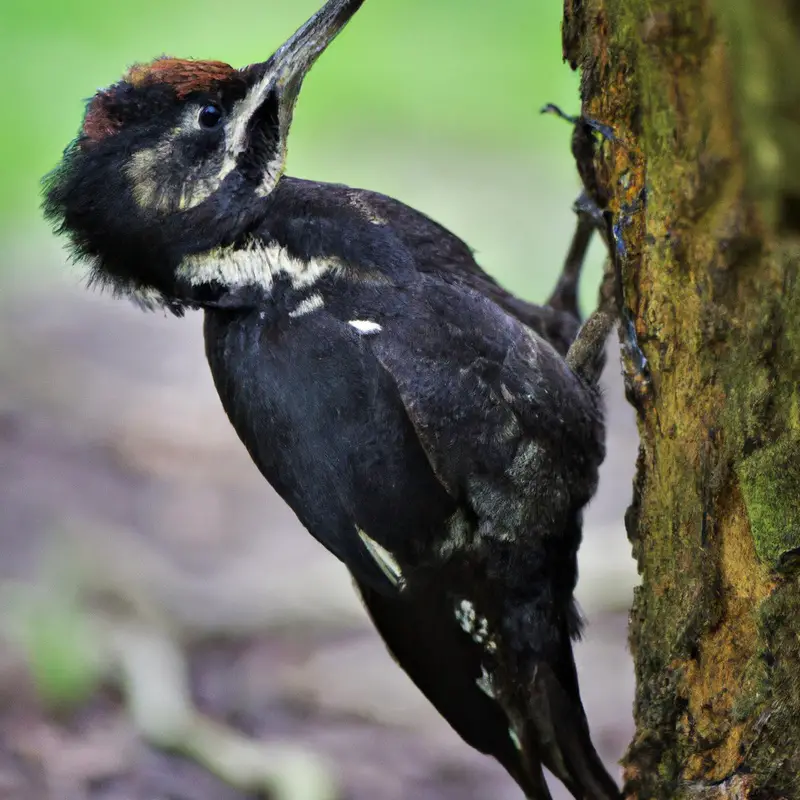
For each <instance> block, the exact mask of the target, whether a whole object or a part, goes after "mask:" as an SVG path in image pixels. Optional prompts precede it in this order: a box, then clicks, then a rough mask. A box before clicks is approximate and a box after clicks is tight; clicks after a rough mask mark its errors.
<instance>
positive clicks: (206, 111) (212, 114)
mask: <svg viewBox="0 0 800 800" xmlns="http://www.w3.org/2000/svg"><path fill="white" fill-rule="evenodd" d="M197 122H198V124H199V125H200V127H201V128H205V129H206V130H213V129H214V128H216V127H218V126H219V124H220V122H222V109H221V108H220V107H219V106H218V105H215V104H214V103H209V104H208V105H207V106H203V107H202V108H201V109H200V113H199V114H198V116H197Z"/></svg>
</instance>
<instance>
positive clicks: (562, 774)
mask: <svg viewBox="0 0 800 800" xmlns="http://www.w3.org/2000/svg"><path fill="white" fill-rule="evenodd" d="M570 660H572V659H571V654H570ZM573 669H574V663H573ZM576 700H577V703H576ZM530 701H531V703H530V708H531V714H530V727H531V728H532V730H531V731H530V735H531V736H532V737H533V739H534V740H535V741H536V750H537V751H538V752H539V753H540V754H541V755H540V757H541V758H542V761H543V762H544V765H545V766H546V767H547V769H548V770H550V772H552V773H553V774H554V775H555V776H556V777H557V778H558V779H559V780H560V781H562V783H564V785H565V786H566V787H567V788H568V789H569V791H570V793H571V794H572V796H573V797H575V798H576V800H620V798H621V797H622V794H621V792H620V790H619V788H618V787H617V785H616V783H615V782H614V780H613V779H612V778H611V776H610V775H609V774H608V772H607V771H606V768H605V767H604V766H603V762H602V760H601V759H600V756H599V755H598V754H597V751H596V750H595V748H594V745H593V744H592V740H591V737H590V735H589V724H588V722H587V720H586V715H585V713H584V710H583V706H582V705H581V703H580V698H579V697H577V698H575V697H570V696H569V695H568V693H567V692H566V691H565V688H564V686H563V685H562V683H561V682H560V681H559V679H558V678H557V677H556V674H555V672H554V671H553V669H552V668H551V667H550V665H548V664H546V663H539V664H537V666H536V668H535V670H534V676H533V679H532V681H531V687H530ZM526 738H527V737H526Z"/></svg>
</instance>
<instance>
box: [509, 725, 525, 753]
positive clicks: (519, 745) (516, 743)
mask: <svg viewBox="0 0 800 800" xmlns="http://www.w3.org/2000/svg"><path fill="white" fill-rule="evenodd" d="M508 735H509V737H510V738H511V741H512V743H513V744H514V747H516V748H517V750H519V752H520V753H521V752H522V742H521V741H520V740H519V736H517V732H516V731H515V730H514V729H513V728H509V729H508Z"/></svg>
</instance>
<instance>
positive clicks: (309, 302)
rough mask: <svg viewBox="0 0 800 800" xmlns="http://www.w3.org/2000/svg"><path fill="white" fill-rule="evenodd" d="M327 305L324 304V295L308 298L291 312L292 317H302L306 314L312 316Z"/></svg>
mask: <svg viewBox="0 0 800 800" xmlns="http://www.w3.org/2000/svg"><path fill="white" fill-rule="evenodd" d="M323 305H325V304H324V303H323V302H322V295H321V294H312V295H310V296H309V297H306V299H305V300H303V301H302V302H301V303H298V304H297V308H295V310H294V311H290V312H289V316H290V317H302V316H304V315H305V314H310V313H311V312H312V311H316V310H317V309H319V308H322V306H323Z"/></svg>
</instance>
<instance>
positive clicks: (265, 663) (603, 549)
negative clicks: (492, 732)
mask: <svg viewBox="0 0 800 800" xmlns="http://www.w3.org/2000/svg"><path fill="white" fill-rule="evenodd" d="M48 257H49V256H48ZM53 257H54V258H58V257H59V256H58V254H57V253H55V254H53ZM72 277H73V276H72V275H65V276H63V277H62V278H59V279H56V280H53V279H52V278H51V277H48V279H47V281H46V282H43V283H41V285H40V286H39V288H37V286H36V282H35V281H34V282H32V283H30V284H29V283H24V284H21V285H20V286H19V287H16V288H13V289H11V288H8V286H7V287H6V289H5V290H4V291H3V292H2V294H1V295H0V510H1V515H0V528H1V530H0V592H2V593H3V597H4V598H5V599H4V600H3V601H2V611H0V632H2V633H3V639H4V643H3V645H2V647H1V648H0V696H1V697H2V702H1V703H0V800H88V799H89V798H91V800H101V799H102V800H162V798H163V800H167V799H169V800H244V798H248V797H255V795H247V794H243V793H240V792H237V791H235V790H233V789H231V788H229V787H227V786H226V785H225V784H223V783H222V782H220V781H219V780H217V779H216V778H214V777H212V776H211V775H210V774H209V773H208V772H206V771H205V770H204V769H202V768H201V767H199V766H197V765H196V764H194V763H193V762H191V761H189V760H187V759H185V758H183V757H180V756H177V755H168V754H166V753H165V752H162V751H160V750H157V749H154V748H151V747H148V746H146V745H144V744H143V743H142V742H141V741H140V740H139V739H138V737H137V736H136V735H135V732H134V729H133V727H132V726H131V724H130V718H129V717H128V715H127V714H126V713H125V712H124V709H123V695H122V690H123V688H124V686H123V683H121V682H120V681H119V680H118V679H117V678H118V676H115V674H114V672H113V669H109V667H113V664H110V663H103V661H104V659H107V658H109V659H110V658H111V657H110V656H109V655H108V651H109V647H108V636H109V631H111V632H112V633H113V632H114V631H115V630H117V629H118V628H119V627H120V626H130V625H131V624H133V625H134V626H138V628H139V629H141V630H145V631H146V630H154V631H156V632H158V633H159V635H163V636H165V637H169V638H170V639H172V640H174V641H175V642H177V643H178V644H179V646H180V648H181V649H182V652H183V653H185V655H186V657H187V660H188V669H189V674H190V679H191V687H192V694H193V698H194V701H195V704H196V706H197V708H199V709H201V710H202V711H204V712H206V713H208V714H210V715H211V716H213V717H215V718H216V719H219V720H221V721H225V722H227V723H229V724H231V725H233V726H235V727H237V728H239V729H240V730H242V731H244V732H246V733H247V734H249V735H252V736H254V737H256V738H258V739H259V740H262V741H264V742H270V741H279V740H280V741H284V742H286V741H291V742H295V743H299V744H304V745H307V746H308V747H310V748H311V749H313V750H314V751H315V752H319V753H320V754H322V755H323V756H324V757H326V758H327V759H328V760H329V761H330V762H331V763H332V764H334V765H335V767H336V773H337V775H338V776H339V777H340V779H341V782H342V784H343V786H344V788H345V790H346V793H347V797H348V798H352V800H406V798H413V799H414V800H448V799H452V800H456V798H458V800H479V798H483V799H484V800H485V798H495V799H496V800H505V798H508V800H511V799H512V798H517V797H519V792H518V791H517V790H516V788H515V786H514V785H513V784H512V783H511V781H510V780H509V779H508V778H507V777H506V776H505V773H504V772H503V771H502V770H501V769H500V768H499V767H498V766H497V765H495V764H494V762H492V761H491V760H489V759H486V758H484V757H482V756H480V755H479V754H477V753H475V752H474V751H472V750H470V749H469V748H468V747H466V746H465V745H464V744H463V743H462V742H461V741H460V740H459V739H458V738H457V737H456V736H455V734H453V733H452V731H451V730H450V729H449V727H448V726H447V725H446V724H445V723H444V722H443V721H442V720H441V719H440V718H439V717H438V716H437V714H436V713H435V712H434V711H433V710H432V708H431V707H430V706H429V705H428V704H427V702H426V701H425V700H424V699H423V698H422V696H421V695H420V694H419V693H418V692H417V690H416V689H415V688H414V687H413V686H412V685H411V683H410V682H409V681H408V680H407V679H406V678H405V676H404V674H403V673H402V672H401V671H400V670H399V668H397V667H396V666H395V665H394V664H393V662H392V661H391V659H390V658H389V656H388V655H387V653H386V652H385V650H384V648H383V645H382V644H381V642H380V641H379V639H378V637H377V635H376V634H375V633H374V631H373V630H372V629H371V627H370V626H369V624H368V622H367V620H366V618H365V615H364V613H363V611H362V610H361V608H360V606H359V603H358V601H357V600H356V598H355V595H354V593H353V591H352V589H351V586H350V584H349V581H348V578H347V576H346V574H345V572H344V570H343V569H342V568H341V566H340V565H339V564H338V562H336V561H335V559H333V558H332V557H331V556H329V555H328V554H327V553H326V552H325V551H324V550H323V549H322V548H321V547H320V546H318V545H317V544H316V543H315V542H314V541H313V540H312V538H311V537H310V536H309V535H308V534H307V533H306V532H305V531H303V530H302V529H301V528H300V526H299V524H298V523H297V521H296V520H295V518H294V516H293V515H292V514H291V512H289V511H288V509H287V508H286V507H285V506H284V505H283V503H282V502H281V501H280V500H279V499H278V498H277V497H276V496H275V495H274V494H273V493H272V491H271V490H270V488H269V487H268V486H267V484H266V483H265V482H264V481H263V479H262V478H261V477H260V475H259V474H258V473H257V471H256V469H255V468H254V467H253V466H252V464H251V462H250V460H249V458H248V456H247V454H246V453H245V450H244V448H243V447H242V446H241V445H240V444H239V442H238V440H237V439H236V437H235V435H234V433H233V431H232V429H231V428H230V426H229V424H228V422H227V420H226V418H225V417H224V415H223V413H222V410H221V408H220V405H219V402H218V400H217V397H216V394H215V392H214V389H213V386H212V384H211V379H210V376H209V374H208V369H207V367H206V364H205V360H204V356H203V349H202V340H201V318H200V315H199V314H190V315H189V316H188V317H187V318H186V319H183V320H177V319H173V318H170V317H166V316H164V315H162V314H143V313H141V312H140V311H138V310H137V309H135V308H134V307H133V306H131V305H130V304H128V303H123V302H118V301H114V300H112V299H110V298H108V297H103V296H99V295H97V294H93V293H89V292H86V291H84V290H83V289H82V287H80V286H79V285H77V282H75V281H73V280H72ZM616 363H617V362H616V360H615V358H614V357H612V358H611V359H610V367H609V369H608V370H607V372H606V383H607V391H606V396H607V401H608V406H609V428H610V430H609V455H608V459H607V461H606V464H605V465H604V468H603V472H602V477H601V488H600V493H599V496H598V497H597V499H596V500H595V502H594V503H593V504H592V506H591V508H590V510H589V513H588V516H587V524H586V530H585V545H584V548H583V551H582V553H581V582H580V585H579V599H581V602H582V605H583V607H584V610H585V611H586V613H587V616H588V618H589V626H588V629H587V634H586V638H585V640H584V642H582V643H581V644H580V645H578V647H577V658H578V662H579V664H578V666H579V670H580V672H581V680H582V687H583V692H584V700H585V704H586V707H587V711H588V714H589V718H590V723H591V725H592V730H593V735H594V738H595V741H596V744H597V746H598V749H599V750H600V752H601V754H602V756H603V757H604V759H605V760H606V762H607V763H608V765H609V766H610V768H611V769H614V763H615V761H616V760H617V759H618V758H619V757H620V756H621V754H622V752H623V750H624V747H625V746H626V744H627V742H628V739H629V737H630V735H631V733H632V721H631V701H632V696H633V675H632V667H631V663H630V657H629V655H628V653H627V650H626V640H625V639H626V616H627V614H626V609H627V605H628V603H629V600H630V592H631V586H632V584H633V581H634V579H635V571H634V567H633V564H632V562H631V560H630V557H629V547H628V544H627V541H626V540H625V534H624V529H623V526H622V515H623V512H624V508H625V506H626V504H627V502H628V500H629V497H630V491H631V475H632V471H633V464H634V459H635V453H636V435H635V429H634V427H633V422H632V419H631V414H630V413H629V411H630V410H629V409H628V407H627V406H626V405H625V403H624V400H623V397H622V390H621V381H620V380H619V378H618V370H617V368H616ZM22 653H27V654H28V657H29V659H32V664H33V667H34V670H35V674H36V675H37V676H38V680H37V684H36V686H35V685H34V682H33V681H32V680H31V677H30V671H29V669H28V668H27V667H26V666H25V663H24V662H23V661H22V660H21V654H22ZM154 679H155V678H154ZM37 689H38V691H37ZM43 696H44V697H47V696H50V697H51V698H54V699H56V700H58V701H61V702H62V703H63V701H64V700H65V699H70V698H71V699H73V700H74V704H73V705H72V706H71V707H68V708H65V709H64V710H63V711H61V712H60V713H57V712H54V711H53V709H52V706H50V707H48V708H47V710H46V709H45V706H44V705H43V700H42V698H43ZM559 792H560V793H559ZM556 796H557V797H558V798H565V797H566V795H565V794H564V793H563V791H561V790H560V788H559V789H558V790H557V794H556Z"/></svg>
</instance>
